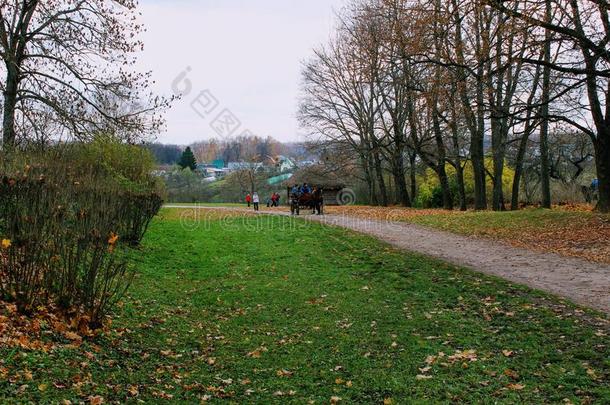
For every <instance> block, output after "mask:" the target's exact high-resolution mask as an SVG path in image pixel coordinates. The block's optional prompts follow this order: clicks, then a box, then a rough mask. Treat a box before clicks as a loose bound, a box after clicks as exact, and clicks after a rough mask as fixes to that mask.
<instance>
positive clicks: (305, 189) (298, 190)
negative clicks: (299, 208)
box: [290, 183, 312, 197]
mask: <svg viewBox="0 0 610 405" xmlns="http://www.w3.org/2000/svg"><path fill="white" fill-rule="evenodd" d="M311 191H312V190H311V187H309V185H308V184H307V183H303V185H302V186H299V185H298V184H295V185H294V186H293V187H292V189H291V190H290V194H292V195H295V196H297V197H298V196H301V195H303V194H310V193H311Z"/></svg>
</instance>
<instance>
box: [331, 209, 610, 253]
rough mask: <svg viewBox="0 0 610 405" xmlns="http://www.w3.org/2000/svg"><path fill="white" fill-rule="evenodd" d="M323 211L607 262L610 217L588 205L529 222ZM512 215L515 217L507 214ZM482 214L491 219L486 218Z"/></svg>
mask: <svg viewBox="0 0 610 405" xmlns="http://www.w3.org/2000/svg"><path fill="white" fill-rule="evenodd" d="M326 213H327V214H332V215H345V216H350V217H356V218H364V219H373V220H378V221H399V222H408V223H421V224H424V225H426V226H433V227H436V228H439V229H442V230H445V231H449V232H454V233H458V234H464V235H468V236H477V237H483V238H489V239H494V240H499V241H503V242H506V243H509V244H510V245H512V246H515V247H520V248H526V249H531V250H535V251H539V252H548V253H556V254H559V255H562V256H570V257H579V258H583V259H586V260H590V261H594V262H599V263H609V264H610V216H608V215H603V214H596V213H593V212H592V207H591V206H589V205H585V204H570V205H562V206H557V207H554V208H553V210H552V211H540V215H539V216H540V218H537V216H536V218H535V219H536V220H535V221H529V218H528V217H527V216H524V217H523V218H521V217H519V216H518V215H519V213H518V212H517V213H514V212H512V213H508V212H507V213H491V212H488V211H481V212H477V213H475V212H473V211H465V212H463V211H457V210H456V211H448V210H442V209H414V208H403V207H367V206H340V207H327V208H326ZM555 213H556V214H557V215H554V214H555ZM477 214H481V217H478V216H477ZM513 214H516V216H515V217H513V216H511V215H513ZM546 214H550V215H546ZM485 215H489V218H488V219H489V220H486V218H487V217H485ZM495 215H498V217H495ZM501 215H506V217H500V216H501ZM492 219H493V220H492Z"/></svg>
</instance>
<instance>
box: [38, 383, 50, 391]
mask: <svg viewBox="0 0 610 405" xmlns="http://www.w3.org/2000/svg"><path fill="white" fill-rule="evenodd" d="M47 387H48V385H47V384H38V391H40V392H44V391H46V390H47Z"/></svg>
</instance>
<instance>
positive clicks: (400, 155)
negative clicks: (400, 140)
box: [394, 145, 411, 207]
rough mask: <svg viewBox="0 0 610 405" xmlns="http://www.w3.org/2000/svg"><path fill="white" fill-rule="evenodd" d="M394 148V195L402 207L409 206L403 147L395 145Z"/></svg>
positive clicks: (409, 199)
mask: <svg viewBox="0 0 610 405" xmlns="http://www.w3.org/2000/svg"><path fill="white" fill-rule="evenodd" d="M396 148H397V150H396V156H394V182H395V184H396V195H397V196H398V202H399V203H400V204H401V205H402V206H403V207H410V206H411V198H410V197H409V190H408V189H407V178H406V176H405V162H404V147H403V146H402V145H397V146H396Z"/></svg>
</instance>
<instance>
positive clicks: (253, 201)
mask: <svg viewBox="0 0 610 405" xmlns="http://www.w3.org/2000/svg"><path fill="white" fill-rule="evenodd" d="M259 203H260V198H259V197H258V193H257V192H254V193H252V195H250V193H248V195H246V204H248V208H250V206H251V205H254V211H258V204H259Z"/></svg>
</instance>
